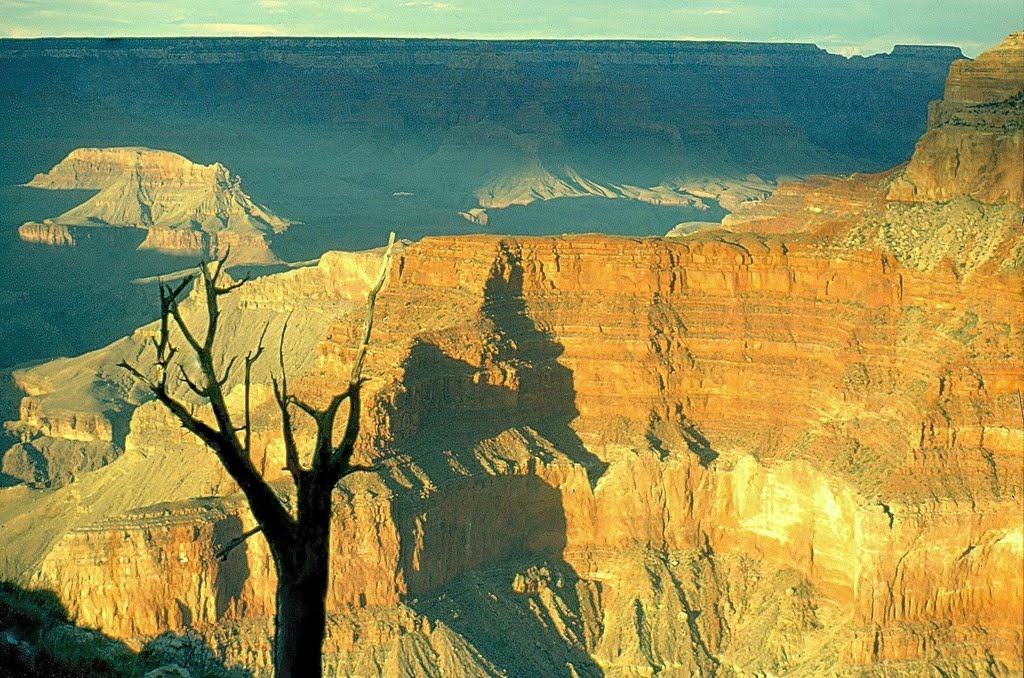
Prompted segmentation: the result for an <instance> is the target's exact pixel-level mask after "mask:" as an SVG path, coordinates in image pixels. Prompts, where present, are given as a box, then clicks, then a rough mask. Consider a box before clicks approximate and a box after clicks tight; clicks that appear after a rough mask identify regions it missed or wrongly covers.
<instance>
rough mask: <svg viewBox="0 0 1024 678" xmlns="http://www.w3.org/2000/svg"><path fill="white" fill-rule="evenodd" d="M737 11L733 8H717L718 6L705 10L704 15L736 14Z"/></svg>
mask: <svg viewBox="0 0 1024 678" xmlns="http://www.w3.org/2000/svg"><path fill="white" fill-rule="evenodd" d="M735 13H736V12H734V11H732V10H731V9H717V8H716V9H708V10H705V11H704V16H729V15H730V14H735Z"/></svg>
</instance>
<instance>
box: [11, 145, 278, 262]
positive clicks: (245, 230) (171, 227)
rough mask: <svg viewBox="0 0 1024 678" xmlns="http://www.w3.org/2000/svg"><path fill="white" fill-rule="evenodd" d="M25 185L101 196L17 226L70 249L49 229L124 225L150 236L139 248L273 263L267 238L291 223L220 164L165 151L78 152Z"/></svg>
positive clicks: (24, 233) (30, 235) (29, 236)
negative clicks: (262, 203) (52, 217)
mask: <svg viewBox="0 0 1024 678" xmlns="http://www.w3.org/2000/svg"><path fill="white" fill-rule="evenodd" d="M26 185H27V186H31V187H34V188H47V189H89V190H97V191H99V193H97V194H96V195H94V196H93V197H92V198H90V199H89V200H87V201H86V202H84V203H82V204H81V205H79V206H78V207H75V208H74V209H71V210H69V211H67V212H65V213H64V214H62V215H61V216H59V217H57V218H56V219H55V220H53V221H48V222H44V223H43V224H42V225H39V224H36V223H34V222H30V223H28V224H25V225H23V226H22V228H21V229H19V233H20V234H21V237H22V239H26V240H29V239H31V240H34V241H37V242H39V241H45V240H46V238H44V236H48V240H49V242H51V244H68V243H66V242H60V243H56V242H54V239H55V234H54V231H55V229H63V231H64V232H67V227H68V226H72V227H76V226H77V227H85V226H120V227H125V226H128V227H135V228H143V229H146V230H147V231H148V234H147V236H146V239H145V240H144V241H143V243H142V245H140V247H141V248H146V249H159V250H164V251H168V252H177V253H197V252H198V253H203V254H208V255H211V256H219V255H221V254H223V252H225V251H227V249H228V247H229V246H233V248H232V251H233V253H234V256H233V260H234V261H236V262H238V263H271V262H273V261H276V258H275V257H274V256H273V254H272V253H271V252H270V249H269V246H268V243H267V237H268V236H269V235H272V234H275V233H280V232H282V231H284V230H285V229H286V228H287V227H288V225H289V223H290V222H288V221H287V220H285V219H281V218H280V217H278V216H276V215H274V214H272V213H270V212H269V211H268V210H266V209H264V208H262V207H260V206H258V205H256V204H255V203H253V201H252V200H251V199H250V198H249V196H247V195H246V194H245V193H243V192H242V190H241V183H240V181H239V179H238V177H235V176H233V175H232V174H231V173H230V172H229V171H228V170H227V168H226V167H224V166H223V165H221V164H220V163H213V164H212V165H199V164H196V163H193V162H191V161H189V160H187V159H186V158H183V157H182V156H180V155H178V154H176V153H170V152H168V151H154V150H150V149H146V148H80V149H77V150H75V151H72V152H71V153H70V154H69V155H68V156H67V157H66V158H65V159H64V160H62V161H61V162H60V163H58V164H57V165H56V166H54V168H53V169H51V170H50V171H49V172H47V173H45V174H37V175H36V176H35V177H33V179H32V180H31V181H30V182H28V184H26ZM44 226H45V227H48V229H46V228H43V227H44ZM58 235H59V234H58ZM67 237H70V235H68V236H67ZM58 239H59V238H58ZM65 240H66V238H65ZM72 243H73V239H72Z"/></svg>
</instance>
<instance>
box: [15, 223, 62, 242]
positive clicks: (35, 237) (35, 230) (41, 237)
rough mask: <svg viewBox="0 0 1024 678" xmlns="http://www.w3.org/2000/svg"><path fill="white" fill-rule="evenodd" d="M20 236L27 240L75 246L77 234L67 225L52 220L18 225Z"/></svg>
mask: <svg viewBox="0 0 1024 678" xmlns="http://www.w3.org/2000/svg"><path fill="white" fill-rule="evenodd" d="M18 237H19V238H21V239H22V240H24V241H25V242H37V243H41V244H43V245H54V246H57V247H74V246H75V236H74V235H72V234H71V231H70V230H69V229H68V227H67V226H65V225H63V224H56V223H54V222H52V221H50V220H46V221H43V222H38V221H29V222H26V223H24V224H22V225H21V226H19V227H18Z"/></svg>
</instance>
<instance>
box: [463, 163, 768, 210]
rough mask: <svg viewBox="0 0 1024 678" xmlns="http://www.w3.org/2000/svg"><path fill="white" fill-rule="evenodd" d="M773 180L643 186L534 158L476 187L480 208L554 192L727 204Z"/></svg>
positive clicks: (759, 193)
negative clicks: (554, 169) (599, 177)
mask: <svg viewBox="0 0 1024 678" xmlns="http://www.w3.org/2000/svg"><path fill="white" fill-rule="evenodd" d="M773 188H774V185H773V184H772V183H771V182H766V181H763V180H761V179H760V178H759V177H757V176H753V175H752V176H749V177H746V178H745V179H735V180H732V179H713V180H712V179H685V178H678V179H674V180H671V181H667V182H664V183H662V184H660V185H658V186H653V187H650V188H643V187H640V186H633V185H630V184H612V183H601V182H598V181H594V180H592V179H588V178H586V177H584V176H582V175H581V174H580V173H579V172H577V171H576V170H574V169H573V168H571V167H566V168H563V170H562V171H561V172H559V173H554V172H552V171H550V170H549V169H547V168H546V167H544V166H543V165H542V164H541V163H540V162H539V161H537V162H533V163H530V164H527V165H526V166H524V167H521V168H519V169H518V170H515V171H509V172H506V173H504V174H502V175H501V176H499V177H496V178H494V179H491V180H490V181H489V182H488V183H487V184H485V185H484V186H482V187H481V188H479V189H477V191H476V198H477V200H478V201H479V203H480V206H481V207H482V208H489V209H502V208H504V207H509V206H511V205H529V204H530V203H532V202H534V201H537V200H554V199H556V198H583V197H596V198H621V199H625V200H635V201H637V202H643V203H647V204H650V205H662V206H672V207H697V208H700V209H706V208H707V205H706V204H705V202H704V200H708V199H710V200H715V201H718V202H720V204H722V206H724V207H726V208H727V209H732V208H735V206H736V205H738V204H740V203H741V202H743V201H745V200H752V199H757V198H762V197H765V196H766V195H767V194H768V193H770V192H771V190H772V189H773Z"/></svg>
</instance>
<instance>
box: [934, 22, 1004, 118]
mask: <svg viewBox="0 0 1024 678" xmlns="http://www.w3.org/2000/svg"><path fill="white" fill-rule="evenodd" d="M1022 89H1024V32H1019V33H1011V34H1010V36H1009V37H1008V38H1006V40H1004V41H1003V42H1002V43H1000V44H999V45H998V46H997V47H995V48H993V49H991V50H989V51H987V52H985V53H983V54H980V55H979V56H978V58H977V59H975V60H974V61H967V60H961V61H954V62H953V65H952V66H950V68H949V77H947V78H946V94H945V96H944V97H943V100H944V101H945V102H948V103H974V104H982V103H989V102H992V101H1005V100H1006V99H1009V98H1010V97H1012V96H1014V95H1016V94H1019V93H1020V91H1021V90H1022Z"/></svg>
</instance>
